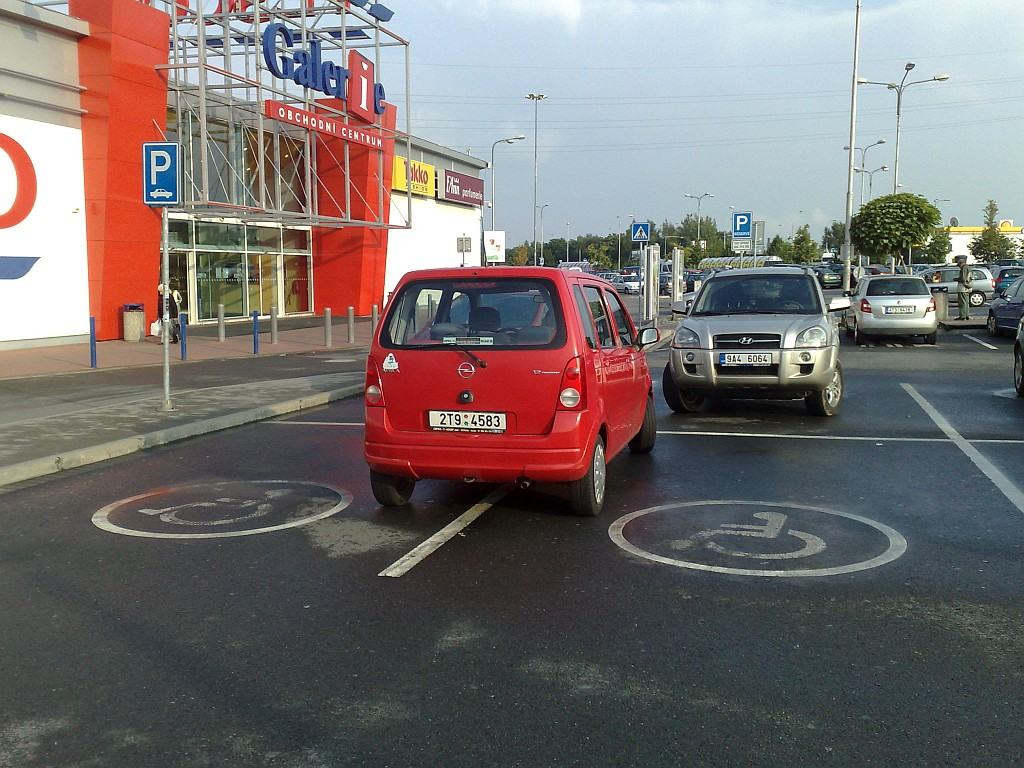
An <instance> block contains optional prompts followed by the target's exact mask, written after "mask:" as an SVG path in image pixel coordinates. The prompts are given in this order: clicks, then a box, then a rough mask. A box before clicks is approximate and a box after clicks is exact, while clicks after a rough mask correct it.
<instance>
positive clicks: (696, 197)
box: [683, 192, 714, 255]
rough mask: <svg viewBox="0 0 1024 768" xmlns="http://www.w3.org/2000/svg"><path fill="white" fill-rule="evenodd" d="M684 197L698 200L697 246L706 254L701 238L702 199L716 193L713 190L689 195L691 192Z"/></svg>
mask: <svg viewBox="0 0 1024 768" xmlns="http://www.w3.org/2000/svg"><path fill="white" fill-rule="evenodd" d="M683 197H688V198H690V199H691V200H696V201H697V247H698V248H700V252H701V255H703V254H704V247H703V246H702V245H701V239H700V201H701V200H703V199H704V198H705V197H714V195H713V194H712V193H711V192H705V193H703V194H701V195H689V194H686V195H683Z"/></svg>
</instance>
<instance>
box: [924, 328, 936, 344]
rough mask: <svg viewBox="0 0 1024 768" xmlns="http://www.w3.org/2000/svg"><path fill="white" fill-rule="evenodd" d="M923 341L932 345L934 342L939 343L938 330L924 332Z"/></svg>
mask: <svg viewBox="0 0 1024 768" xmlns="http://www.w3.org/2000/svg"><path fill="white" fill-rule="evenodd" d="M924 343H925V344H931V345H932V346H933V347H934V346H935V345H936V344H938V343H939V332H938V331H932V332H931V333H926V334H925V335H924Z"/></svg>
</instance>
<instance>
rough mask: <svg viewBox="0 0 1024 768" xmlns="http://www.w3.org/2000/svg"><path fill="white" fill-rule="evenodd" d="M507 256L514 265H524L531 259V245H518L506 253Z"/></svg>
mask: <svg viewBox="0 0 1024 768" xmlns="http://www.w3.org/2000/svg"><path fill="white" fill-rule="evenodd" d="M505 258H506V260H507V261H508V263H509V264H510V265H512V266H513V267H524V266H526V263H527V262H528V261H529V260H530V246H529V245H527V244H526V243H523V244H522V245H517V246H516V247H515V248H513V249H512V250H511V251H509V252H508V253H507V254H506V256H505Z"/></svg>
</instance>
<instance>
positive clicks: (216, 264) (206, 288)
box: [196, 251, 245, 320]
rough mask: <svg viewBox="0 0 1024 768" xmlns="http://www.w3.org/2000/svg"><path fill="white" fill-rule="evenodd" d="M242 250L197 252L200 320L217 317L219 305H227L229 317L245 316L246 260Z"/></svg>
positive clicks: (226, 312)
mask: <svg viewBox="0 0 1024 768" xmlns="http://www.w3.org/2000/svg"><path fill="white" fill-rule="evenodd" d="M243 258H244V257H243V255H242V254H240V253H209V252H205V251H197V252H196V293H197V294H198V295H197V297H196V298H197V302H196V303H197V305H198V306H197V307H196V310H197V312H198V313H199V319H200V320H213V319H216V317H217V305H218V304H223V305H224V316H225V317H243V316H244V315H245V305H244V300H245V294H244V292H243V290H242V287H243V285H244V281H245V262H243V261H242V259H243Z"/></svg>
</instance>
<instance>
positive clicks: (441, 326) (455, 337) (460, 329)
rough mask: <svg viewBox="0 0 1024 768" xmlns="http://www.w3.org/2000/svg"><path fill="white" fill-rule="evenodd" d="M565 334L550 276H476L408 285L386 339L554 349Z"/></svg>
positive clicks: (392, 312) (389, 342)
mask: <svg viewBox="0 0 1024 768" xmlns="http://www.w3.org/2000/svg"><path fill="white" fill-rule="evenodd" d="M565 338H566V331H565V321H564V318H563V314H562V307H561V303H560V302H559V300H558V292H557V290H556V289H555V286H554V284H553V283H552V282H551V281H550V280H544V279H517V278H497V279H487V278H485V277H481V278H476V277H474V278H468V279H451V280H417V281H415V282H411V283H409V284H408V285H406V286H405V287H404V288H403V289H402V290H401V292H400V293H399V294H398V295H397V296H395V297H394V298H393V299H392V301H391V305H390V307H389V309H388V314H387V316H386V318H385V321H384V331H383V333H382V334H381V343H382V344H383V345H384V346H385V347H391V348H399V347H403V348H416V347H427V346H436V345H438V344H452V345H460V346H473V347H492V348H497V349H500V348H527V347H529V348H555V347H560V346H562V345H563V344H565Z"/></svg>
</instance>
